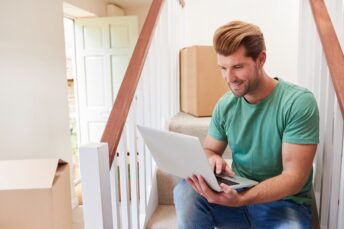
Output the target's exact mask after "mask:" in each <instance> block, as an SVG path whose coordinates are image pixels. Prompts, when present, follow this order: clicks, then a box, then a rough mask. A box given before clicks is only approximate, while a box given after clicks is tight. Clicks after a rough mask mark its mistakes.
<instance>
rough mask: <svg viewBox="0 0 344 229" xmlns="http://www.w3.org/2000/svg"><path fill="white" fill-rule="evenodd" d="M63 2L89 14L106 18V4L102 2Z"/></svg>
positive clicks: (66, 0)
mask: <svg viewBox="0 0 344 229" xmlns="http://www.w3.org/2000/svg"><path fill="white" fill-rule="evenodd" d="M63 1H64V2H66V3H68V4H71V5H74V6H76V7H78V8H80V9H82V10H85V11H88V12H91V13H93V14H95V15H97V16H98V17H105V16H106V4H105V1H104V0H63Z"/></svg>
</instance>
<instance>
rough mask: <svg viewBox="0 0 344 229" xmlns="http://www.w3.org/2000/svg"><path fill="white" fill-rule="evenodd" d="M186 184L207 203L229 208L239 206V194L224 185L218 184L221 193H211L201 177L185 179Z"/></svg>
mask: <svg viewBox="0 0 344 229" xmlns="http://www.w3.org/2000/svg"><path fill="white" fill-rule="evenodd" d="M187 182H188V183H189V184H190V185H191V186H192V187H193V189H194V190H195V191H196V192H198V193H199V194H200V195H202V196H203V197H204V198H206V199H207V201H208V202H209V203H213V204H219V205H224V206H229V207H238V206H241V205H242V204H241V196H240V194H239V193H238V192H237V191H236V190H234V189H232V188H231V187H229V186H228V185H226V184H223V183H222V184H220V187H221V188H222V192H215V191H213V190H212V189H211V188H210V187H209V186H208V184H207V182H206V181H205V180H204V178H203V177H201V176H196V175H194V176H192V177H189V178H188V179H187Z"/></svg>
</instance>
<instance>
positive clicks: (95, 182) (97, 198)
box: [80, 143, 113, 229]
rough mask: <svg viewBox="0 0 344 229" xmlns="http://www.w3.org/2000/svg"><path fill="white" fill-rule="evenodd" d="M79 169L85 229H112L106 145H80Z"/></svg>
mask: <svg viewBox="0 0 344 229" xmlns="http://www.w3.org/2000/svg"><path fill="white" fill-rule="evenodd" d="M80 171H81V182H82V196H83V203H84V205H83V214H84V225H85V229H95V228H99V229H112V228H113V224H112V209H111V192H110V173H109V150H108V145H107V144H106V143H96V144H88V145H84V146H81V147H80Z"/></svg>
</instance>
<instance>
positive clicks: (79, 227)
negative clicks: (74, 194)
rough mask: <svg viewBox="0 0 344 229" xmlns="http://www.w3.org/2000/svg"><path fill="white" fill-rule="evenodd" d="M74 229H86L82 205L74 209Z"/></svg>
mask: <svg viewBox="0 0 344 229" xmlns="http://www.w3.org/2000/svg"><path fill="white" fill-rule="evenodd" d="M73 229H84V218H83V214H82V205H79V206H78V207H76V208H74V209H73Z"/></svg>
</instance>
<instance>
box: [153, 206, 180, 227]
mask: <svg viewBox="0 0 344 229" xmlns="http://www.w3.org/2000/svg"><path fill="white" fill-rule="evenodd" d="M177 228H178V225H177V215H176V209H175V207H174V205H158V207H157V209H156V210H155V212H154V214H153V216H152V217H151V218H150V220H149V222H148V224H147V229H177Z"/></svg>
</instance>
